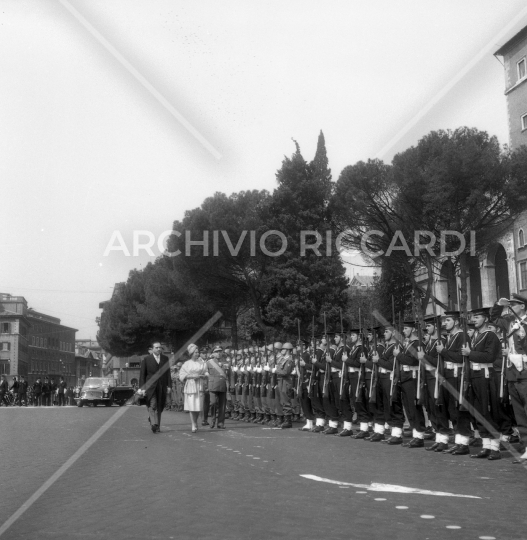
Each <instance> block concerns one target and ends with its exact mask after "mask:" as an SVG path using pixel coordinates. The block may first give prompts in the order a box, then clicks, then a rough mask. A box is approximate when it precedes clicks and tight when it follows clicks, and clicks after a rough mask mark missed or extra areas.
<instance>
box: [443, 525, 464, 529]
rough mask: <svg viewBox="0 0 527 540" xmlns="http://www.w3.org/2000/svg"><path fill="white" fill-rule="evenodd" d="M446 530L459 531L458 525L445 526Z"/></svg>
mask: <svg viewBox="0 0 527 540" xmlns="http://www.w3.org/2000/svg"><path fill="white" fill-rule="evenodd" d="M446 528H447V529H461V527H460V526H459V525H447V526H446Z"/></svg>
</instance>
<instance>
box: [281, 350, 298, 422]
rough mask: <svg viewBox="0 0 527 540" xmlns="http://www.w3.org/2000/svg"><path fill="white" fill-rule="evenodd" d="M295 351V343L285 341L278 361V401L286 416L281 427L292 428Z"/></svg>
mask: <svg viewBox="0 0 527 540" xmlns="http://www.w3.org/2000/svg"><path fill="white" fill-rule="evenodd" d="M292 351H293V345H292V344H291V343H284V344H283V345H282V352H281V356H280V358H279V359H278V361H277V363H276V376H277V389H276V393H277V401H278V400H279V402H280V409H281V411H282V414H281V415H280V416H281V417H285V419H284V421H283V422H282V423H281V424H280V426H279V427H280V428H282V429H286V428H292V427H293V424H292V414H293V406H292V398H293V393H294V391H293V370H294V368H295V363H294V361H293V357H292V356H291V353H292Z"/></svg>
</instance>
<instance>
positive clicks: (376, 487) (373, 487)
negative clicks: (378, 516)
mask: <svg viewBox="0 0 527 540" xmlns="http://www.w3.org/2000/svg"><path fill="white" fill-rule="evenodd" d="M300 476H301V477H302V478H307V479H308V480H315V481H316V482H326V483H327V484H336V485H338V486H352V487H356V488H361V489H367V490H368V491H389V492H391V493H415V494H416V495H436V496H437V497H462V498H464V499H481V497H476V496H475V495H459V494H457V493H448V492H446V491H430V490H428V489H417V488H411V487H406V486H395V485H391V484H378V483H375V482H372V483H371V484H369V485H368V484H350V483H349V482H339V481H338V480H331V479H329V478H322V477H320V476H315V475H314V474H301V475H300Z"/></svg>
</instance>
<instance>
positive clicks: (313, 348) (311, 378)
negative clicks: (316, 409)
mask: <svg viewBox="0 0 527 540" xmlns="http://www.w3.org/2000/svg"><path fill="white" fill-rule="evenodd" d="M311 329H312V333H313V335H312V337H311V375H310V376H309V388H308V391H307V395H308V396H309V397H310V398H312V397H313V396H314V395H315V391H314V388H313V387H314V385H315V384H317V379H316V376H315V370H316V369H317V368H316V366H315V363H314V362H313V359H314V358H315V355H316V343H315V316H314V315H313V323H312V326H311ZM317 388H318V384H317Z"/></svg>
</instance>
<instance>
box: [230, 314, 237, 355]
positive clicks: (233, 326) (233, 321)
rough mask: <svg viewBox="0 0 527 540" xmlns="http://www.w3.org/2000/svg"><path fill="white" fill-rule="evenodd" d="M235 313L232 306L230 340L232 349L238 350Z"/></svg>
mask: <svg viewBox="0 0 527 540" xmlns="http://www.w3.org/2000/svg"><path fill="white" fill-rule="evenodd" d="M236 311H237V310H236V308H235V307H234V306H233V308H232V315H231V317H232V318H231V340H232V346H233V347H234V349H235V350H238V322H237V319H238V317H237V313H236Z"/></svg>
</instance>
